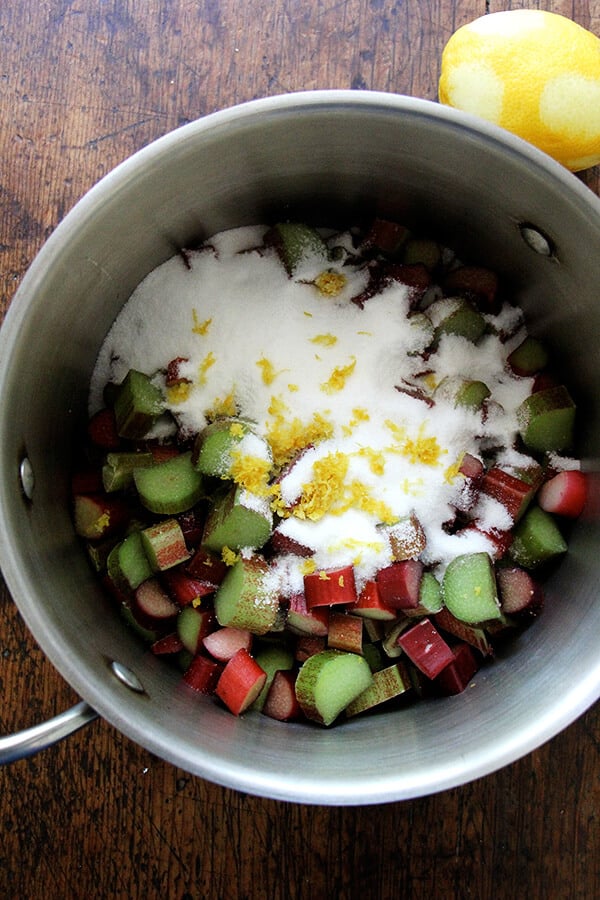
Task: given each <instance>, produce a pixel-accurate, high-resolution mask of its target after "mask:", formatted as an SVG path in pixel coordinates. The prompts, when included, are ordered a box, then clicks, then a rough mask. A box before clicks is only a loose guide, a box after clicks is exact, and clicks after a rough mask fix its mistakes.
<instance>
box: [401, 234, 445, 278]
mask: <svg viewBox="0 0 600 900" xmlns="http://www.w3.org/2000/svg"><path fill="white" fill-rule="evenodd" d="M441 258H442V253H441V250H440V245H439V244H438V243H436V241H432V240H429V239H428V238H411V239H410V240H408V241H407V242H406V244H405V245H404V248H403V250H402V262H403V263H404V264H405V265H408V266H413V265H416V264H417V263H422V265H424V266H425V267H426V268H427V269H429V270H430V271H431V270H432V269H435V267H436V266H437V265H438V264H439V262H440V260H441Z"/></svg>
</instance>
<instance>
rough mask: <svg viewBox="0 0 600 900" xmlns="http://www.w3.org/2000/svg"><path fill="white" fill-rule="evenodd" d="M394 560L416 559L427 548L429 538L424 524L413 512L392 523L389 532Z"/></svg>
mask: <svg viewBox="0 0 600 900" xmlns="http://www.w3.org/2000/svg"><path fill="white" fill-rule="evenodd" d="M388 537H389V541H390V547H391V548H392V556H393V558H394V560H396V561H397V562H399V561H400V560H403V559H416V558H417V557H418V556H419V555H420V554H421V553H422V552H423V550H424V549H425V545H426V544H427V538H426V537H425V532H424V530H423V526H422V525H421V523H420V522H419V520H418V519H417V517H416V516H415V515H414V513H413V514H411V515H410V516H407V518H405V519H401V520H400V521H399V522H397V523H396V524H395V525H392V526H391V527H390V529H389V532H388Z"/></svg>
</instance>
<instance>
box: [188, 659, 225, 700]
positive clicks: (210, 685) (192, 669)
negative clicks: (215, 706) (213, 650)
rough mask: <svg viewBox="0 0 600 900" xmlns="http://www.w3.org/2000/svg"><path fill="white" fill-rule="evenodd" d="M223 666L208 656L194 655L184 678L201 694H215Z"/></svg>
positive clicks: (189, 685)
mask: <svg viewBox="0 0 600 900" xmlns="http://www.w3.org/2000/svg"><path fill="white" fill-rule="evenodd" d="M222 672H223V666H222V665H221V664H220V663H218V662H217V661H216V660H215V659H210V658H209V657H208V656H194V658H193V659H192V661H191V662H190V664H189V666H188V668H187V669H186V670H185V672H184V674H183V680H184V682H185V684H187V685H188V687H190V688H191V689H192V690H193V691H197V692H198V693H199V694H214V693H215V689H216V687H217V683H218V681H219V679H220V677H221V674H222Z"/></svg>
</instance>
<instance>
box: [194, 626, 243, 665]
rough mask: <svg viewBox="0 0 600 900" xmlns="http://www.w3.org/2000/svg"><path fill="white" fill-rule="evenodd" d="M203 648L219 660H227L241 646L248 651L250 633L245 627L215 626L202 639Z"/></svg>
mask: <svg viewBox="0 0 600 900" xmlns="http://www.w3.org/2000/svg"><path fill="white" fill-rule="evenodd" d="M202 643H203V644H204V649H205V650H207V651H208V652H209V653H210V655H211V656H213V657H214V658H215V659H218V660H219V661H220V662H227V660H229V659H231V657H232V656H235V654H236V653H237V652H238V650H241V648H242V647H243V648H244V649H245V650H247V651H248V653H249V652H250V650H251V648H252V635H251V634H250V632H249V631H248V630H247V629H245V628H230V627H225V628H217V629H216V630H215V631H211V633H210V634H207V635H206V637H205V638H204V639H203V641H202Z"/></svg>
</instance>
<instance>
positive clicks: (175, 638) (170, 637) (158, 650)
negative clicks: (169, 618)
mask: <svg viewBox="0 0 600 900" xmlns="http://www.w3.org/2000/svg"><path fill="white" fill-rule="evenodd" d="M150 649H151V650H152V652H153V653H154V654H155V655H156V656H167V655H169V654H170V653H179V651H180V650H183V644H182V642H181V639H180V637H179V635H178V634H176V633H175V632H173V633H172V634H165V636H164V637H162V638H159V639H158V640H157V641H154V643H153V644H152V646H151V647H150Z"/></svg>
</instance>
